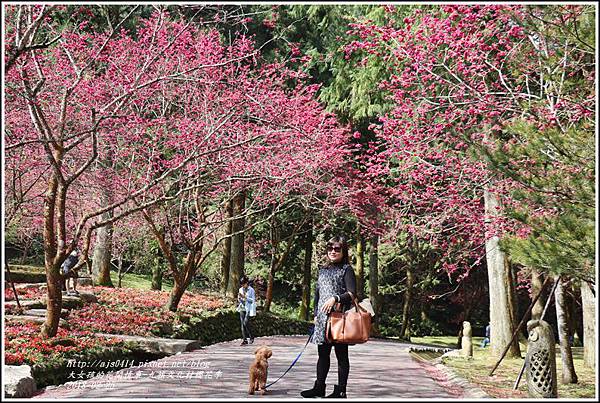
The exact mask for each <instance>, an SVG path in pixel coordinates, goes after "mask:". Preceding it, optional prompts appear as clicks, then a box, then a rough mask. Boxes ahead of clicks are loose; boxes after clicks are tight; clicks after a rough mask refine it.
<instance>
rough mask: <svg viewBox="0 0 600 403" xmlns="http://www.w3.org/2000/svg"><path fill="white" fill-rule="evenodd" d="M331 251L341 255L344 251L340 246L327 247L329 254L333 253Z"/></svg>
mask: <svg viewBox="0 0 600 403" xmlns="http://www.w3.org/2000/svg"><path fill="white" fill-rule="evenodd" d="M331 251H334V252H337V253H340V252H341V251H342V248H341V247H339V246H328V247H327V252H331Z"/></svg>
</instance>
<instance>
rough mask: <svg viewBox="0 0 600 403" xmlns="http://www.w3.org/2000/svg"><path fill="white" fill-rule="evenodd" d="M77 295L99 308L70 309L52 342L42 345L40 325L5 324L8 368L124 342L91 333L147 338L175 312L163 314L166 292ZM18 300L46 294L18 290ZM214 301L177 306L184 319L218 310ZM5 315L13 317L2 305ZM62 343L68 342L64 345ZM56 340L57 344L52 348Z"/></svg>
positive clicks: (188, 298)
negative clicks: (91, 297)
mask: <svg viewBox="0 0 600 403" xmlns="http://www.w3.org/2000/svg"><path fill="white" fill-rule="evenodd" d="M78 289H79V291H81V292H91V293H94V294H95V295H96V296H97V297H98V303H90V304H86V305H84V307H83V308H81V309H74V310H72V311H71V313H70V315H69V317H68V323H69V326H70V330H66V329H63V328H59V332H58V335H57V337H56V338H54V339H50V340H42V339H41V338H40V337H39V332H40V326H39V324H33V323H24V324H21V323H10V322H7V323H6V324H5V336H4V345H5V356H6V364H7V365H20V364H23V363H26V364H30V365H33V364H35V363H37V362H40V361H41V360H46V361H48V360H58V359H61V358H63V359H64V358H68V357H69V356H70V355H72V354H75V353H79V352H83V351H84V350H90V349H96V348H104V347H107V346H114V345H119V344H120V343H122V342H121V341H119V340H117V339H105V338H101V337H96V336H94V333H97V332H100V333H111V334H127V335H136V336H150V335H151V332H150V330H151V328H152V324H153V323H155V322H172V321H173V320H174V319H175V316H176V315H175V313H173V312H170V311H166V310H165V309H164V306H165V304H166V303H167V300H168V298H169V293H168V292H165V291H153V290H141V289H133V288H121V289H118V288H108V287H97V286H96V287H79V288H78ZM17 292H18V293H19V298H20V300H25V299H43V298H44V297H45V295H46V293H45V290H39V289H28V290H18V291H17ZM4 296H5V300H6V301H10V300H14V295H13V293H12V290H8V291H7V290H5V293H4ZM222 305H223V304H222V302H221V301H220V300H219V299H218V298H216V297H207V296H205V295H200V294H193V293H190V292H186V293H185V294H184V296H183V298H182V299H181V302H180V304H179V312H180V313H183V314H186V315H194V314H198V313H200V312H202V311H207V310H214V309H217V308H219V307H221V306H222ZM5 312H6V313H12V309H11V310H9V309H8V307H6V306H5ZM65 339H66V340H65ZM57 340H60V342H61V344H59V345H55V343H56V341H57Z"/></svg>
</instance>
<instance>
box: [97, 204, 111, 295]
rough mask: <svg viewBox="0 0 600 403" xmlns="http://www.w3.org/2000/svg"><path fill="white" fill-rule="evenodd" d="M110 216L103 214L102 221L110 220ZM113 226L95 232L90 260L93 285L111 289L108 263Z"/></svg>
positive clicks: (106, 226)
mask: <svg viewBox="0 0 600 403" xmlns="http://www.w3.org/2000/svg"><path fill="white" fill-rule="evenodd" d="M111 216H112V214H110V213H105V214H103V215H102V219H103V220H104V219H109V218H111ZM112 233H113V225H112V224H108V225H105V226H103V227H100V228H98V229H97V230H96V245H95V246H94V255H93V258H92V281H93V282H94V285H101V286H105V287H113V283H112V280H111V278H110V265H111V263H110V261H111V260H112Z"/></svg>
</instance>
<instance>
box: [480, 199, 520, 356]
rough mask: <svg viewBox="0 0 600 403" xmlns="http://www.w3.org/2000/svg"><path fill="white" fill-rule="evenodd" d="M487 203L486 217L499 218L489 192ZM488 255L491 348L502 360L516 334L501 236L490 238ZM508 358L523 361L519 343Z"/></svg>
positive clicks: (509, 353)
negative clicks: (513, 335)
mask: <svg viewBox="0 0 600 403" xmlns="http://www.w3.org/2000/svg"><path fill="white" fill-rule="evenodd" d="M484 203H485V213H486V215H487V216H488V217H493V216H495V215H497V214H498V212H497V208H498V207H499V201H498V198H497V196H496V195H495V194H493V193H491V192H490V191H489V190H488V188H486V189H485V190H484ZM485 251H486V263H487V270H488V283H489V293H490V323H491V329H490V342H491V343H490V345H491V349H492V356H493V357H495V358H500V356H501V355H502V353H503V351H504V349H505V348H506V346H507V345H508V344H509V343H510V342H511V339H512V333H513V330H514V326H513V322H512V317H511V293H510V287H511V282H510V275H509V273H508V267H507V266H506V264H505V259H504V252H502V250H500V238H499V237H498V236H497V235H492V236H489V237H488V239H487V240H486V242H485ZM506 357H508V358H514V357H521V352H520V349H519V343H518V341H517V340H515V341H514V342H513V343H512V344H511V347H510V349H509V351H508V352H507V354H506Z"/></svg>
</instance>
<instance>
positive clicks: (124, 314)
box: [69, 287, 223, 336]
mask: <svg viewBox="0 0 600 403" xmlns="http://www.w3.org/2000/svg"><path fill="white" fill-rule="evenodd" d="M94 292H95V294H96V296H97V297H98V303H97V304H89V305H86V306H84V307H83V308H82V309H78V310H74V311H72V313H71V316H70V317H69V323H70V324H71V326H73V327H74V328H77V329H85V330H89V331H93V332H100V333H112V334H127V335H132V336H152V335H156V333H155V332H153V329H155V324H156V323H172V322H173V321H174V320H175V319H176V317H177V314H175V313H174V312H171V311H167V310H165V309H164V306H165V305H166V303H167V301H168V299H169V293H168V292H164V291H154V290H139V289H132V288H121V289H115V288H109V287H94ZM222 305H223V304H222V302H221V301H220V300H219V299H217V298H214V297H207V296H204V295H200V294H192V293H190V292H186V293H185V294H184V295H183V297H182V299H181V302H180V303H179V309H178V314H185V315H192V316H195V315H200V314H201V313H202V312H206V311H211V310H214V309H217V308H219V307H221V306H222Z"/></svg>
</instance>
